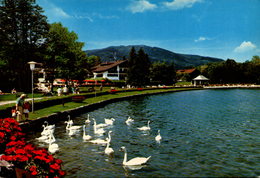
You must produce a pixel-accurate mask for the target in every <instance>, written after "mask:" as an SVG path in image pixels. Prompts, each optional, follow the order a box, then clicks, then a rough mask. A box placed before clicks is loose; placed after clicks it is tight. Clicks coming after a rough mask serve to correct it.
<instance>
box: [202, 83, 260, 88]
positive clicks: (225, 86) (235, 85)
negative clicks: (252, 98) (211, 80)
mask: <svg viewBox="0 0 260 178" xmlns="http://www.w3.org/2000/svg"><path fill="white" fill-rule="evenodd" d="M203 88H205V89H227V88H252V89H254V88H260V85H254V84H252V85H246V84H245V85H244V84H233V85H228V84H227V85H210V86H203Z"/></svg>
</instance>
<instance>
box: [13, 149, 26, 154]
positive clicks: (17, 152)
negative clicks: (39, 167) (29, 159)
mask: <svg viewBox="0 0 260 178" xmlns="http://www.w3.org/2000/svg"><path fill="white" fill-rule="evenodd" d="M15 152H16V154H25V153H26V152H25V150H24V149H17V150H16V151H15Z"/></svg>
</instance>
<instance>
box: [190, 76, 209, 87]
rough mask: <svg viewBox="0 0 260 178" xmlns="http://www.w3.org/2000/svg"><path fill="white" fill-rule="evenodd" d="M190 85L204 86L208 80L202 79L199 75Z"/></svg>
mask: <svg viewBox="0 0 260 178" xmlns="http://www.w3.org/2000/svg"><path fill="white" fill-rule="evenodd" d="M192 83H193V85H194V86H197V85H205V84H208V83H209V79H208V78H206V77H204V76H203V75H199V76H197V77H196V78H194V79H192Z"/></svg>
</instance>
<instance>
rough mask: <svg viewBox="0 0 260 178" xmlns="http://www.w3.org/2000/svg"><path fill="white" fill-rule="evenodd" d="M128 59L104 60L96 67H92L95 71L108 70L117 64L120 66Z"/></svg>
mask: <svg viewBox="0 0 260 178" xmlns="http://www.w3.org/2000/svg"><path fill="white" fill-rule="evenodd" d="M126 61H127V60H119V61H111V62H103V63H101V64H99V65H97V66H95V67H93V68H92V71H93V72H104V71H107V70H109V69H111V68H113V67H115V66H118V65H120V64H122V63H124V62H126Z"/></svg>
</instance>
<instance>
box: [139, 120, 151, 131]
mask: <svg viewBox="0 0 260 178" xmlns="http://www.w3.org/2000/svg"><path fill="white" fill-rule="evenodd" d="M149 124H150V120H149V121H148V122H147V126H143V127H139V128H137V129H138V130H142V131H146V130H151V128H150V125H149Z"/></svg>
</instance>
